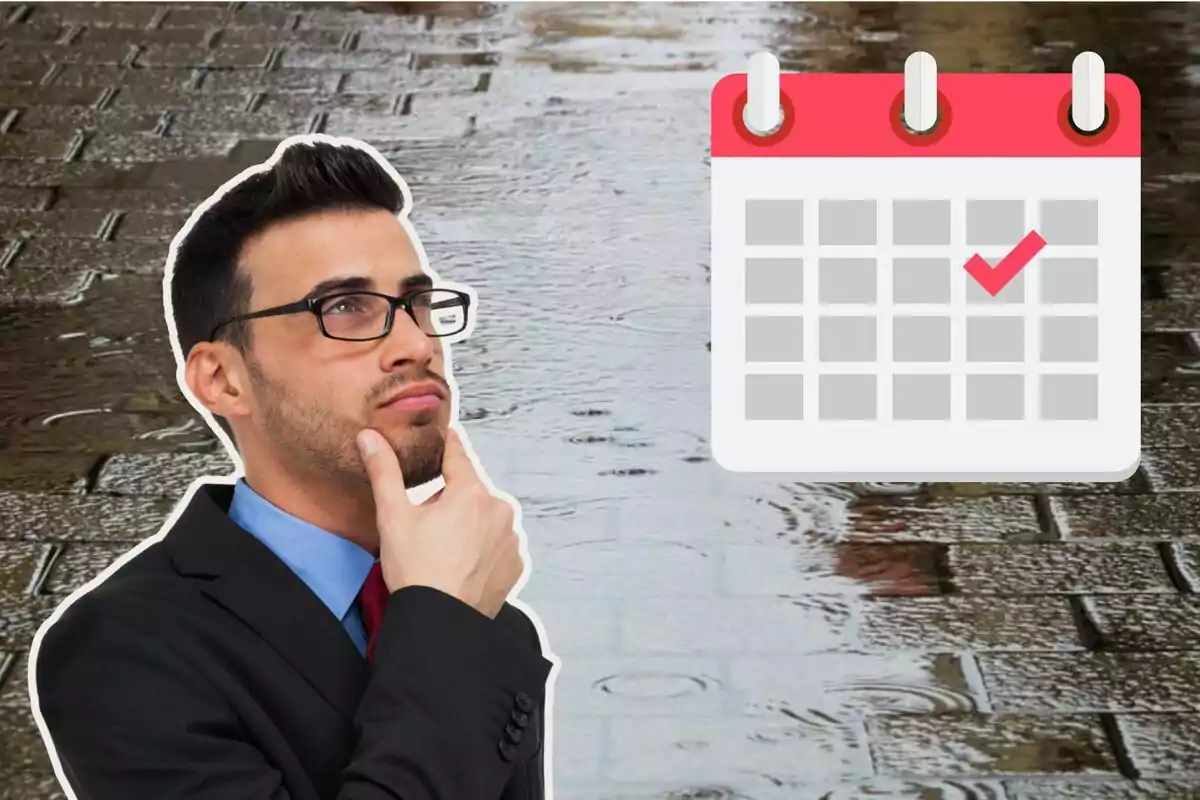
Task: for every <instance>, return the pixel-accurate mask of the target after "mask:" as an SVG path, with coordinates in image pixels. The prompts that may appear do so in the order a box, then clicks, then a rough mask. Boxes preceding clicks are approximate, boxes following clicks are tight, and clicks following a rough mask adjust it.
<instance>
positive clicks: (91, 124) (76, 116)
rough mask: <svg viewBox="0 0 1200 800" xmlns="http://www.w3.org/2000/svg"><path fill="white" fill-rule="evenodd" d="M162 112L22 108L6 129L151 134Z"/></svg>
mask: <svg viewBox="0 0 1200 800" xmlns="http://www.w3.org/2000/svg"><path fill="white" fill-rule="evenodd" d="M160 117H161V112H159V111H157V110H151V111H145V110H139V111H135V112H129V111H126V110H124V109H116V110H111V109H110V110H105V111H96V110H94V109H91V108H79V107H77V106H35V107H33V108H28V109H25V110H24V111H22V112H21V116H19V117H18V118H17V123H16V125H14V126H13V127H12V128H10V129H9V130H10V131H11V132H13V133H25V134H38V135H43V134H59V133H63V132H66V133H72V132H74V131H76V130H80V129H88V130H96V129H103V130H104V131H105V132H106V133H110V134H112V133H123V134H130V133H150V132H152V131H154V130H155V128H156V126H157V125H158V124H159V118H160Z"/></svg>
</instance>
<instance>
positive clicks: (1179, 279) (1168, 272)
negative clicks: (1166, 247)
mask: <svg viewBox="0 0 1200 800" xmlns="http://www.w3.org/2000/svg"><path fill="white" fill-rule="evenodd" d="M1162 283H1163V288H1164V289H1165V290H1166V293H1167V295H1168V296H1169V297H1173V298H1176V299H1179V300H1184V299H1191V300H1196V299H1200V269H1196V267H1195V266H1194V265H1192V266H1175V267H1168V268H1167V269H1165V270H1163V273H1162Z"/></svg>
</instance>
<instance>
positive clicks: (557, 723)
mask: <svg viewBox="0 0 1200 800" xmlns="http://www.w3.org/2000/svg"><path fill="white" fill-rule="evenodd" d="M555 652H556V653H557V652H558V651H557V650H556V651H555ZM554 716H555V718H554V720H553V726H554V730H553V731H552V733H551V740H552V741H553V742H554V756H553V774H554V782H553V783H554V796H555V797H556V798H557V797H558V787H559V784H560V779H559V776H563V775H565V776H568V779H574V780H591V779H595V778H598V777H599V776H600V774H601V763H602V759H603V757H604V753H605V751H606V749H607V747H608V742H609V740H610V738H611V736H612V733H611V722H612V720H611V718H608V717H583V716H559V715H558V714H555V715H554Z"/></svg>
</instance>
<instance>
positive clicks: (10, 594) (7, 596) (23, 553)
mask: <svg viewBox="0 0 1200 800" xmlns="http://www.w3.org/2000/svg"><path fill="white" fill-rule="evenodd" d="M46 552H47V551H46V547H45V546H44V545H40V544H36V543H34V542H7V541H0V564H3V565H4V569H3V570H0V601H3V603H4V604H5V606H7V605H9V604H11V603H15V602H20V600H21V599H22V597H23V596H24V595H26V594H27V593H28V591H29V588H30V586H31V581H32V580H33V578H34V576H35V575H36V574H37V571H38V569H39V565H40V564H41V561H42V559H43V558H44V557H45V555H46Z"/></svg>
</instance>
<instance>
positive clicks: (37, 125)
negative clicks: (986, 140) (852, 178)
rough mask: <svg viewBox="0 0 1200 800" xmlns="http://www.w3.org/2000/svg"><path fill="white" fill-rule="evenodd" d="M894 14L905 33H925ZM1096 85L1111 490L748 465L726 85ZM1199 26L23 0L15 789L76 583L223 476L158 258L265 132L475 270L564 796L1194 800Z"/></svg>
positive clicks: (2, 636)
mask: <svg viewBox="0 0 1200 800" xmlns="http://www.w3.org/2000/svg"><path fill="white" fill-rule="evenodd" d="M898 32H899V33H898ZM761 46H768V47H771V48H772V49H773V50H774V51H775V52H776V53H777V54H779V56H780V58H781V61H782V62H783V67H784V68H785V69H805V70H878V69H885V70H899V69H901V68H902V64H903V59H904V57H905V56H906V55H907V54H908V53H909V52H911V51H912V50H913V49H918V48H919V49H926V50H930V51H931V52H933V53H934V54H935V55H936V56H937V58H938V62H939V68H940V69H942V70H944V71H961V70H1029V69H1049V70H1066V69H1069V66H1070V61H1071V58H1072V57H1073V56H1074V54H1075V53H1076V52H1078V51H1079V50H1082V49H1095V50H1097V51H1098V52H1100V53H1101V54H1102V55H1103V56H1104V58H1105V59H1106V62H1107V65H1108V67H1109V69H1111V70H1113V71H1123V72H1127V73H1128V74H1131V75H1133V76H1134V77H1135V78H1136V79H1137V80H1138V81H1139V83H1140V85H1141V88H1142V93H1143V97H1144V115H1145V123H1144V126H1145V129H1146V136H1145V143H1146V148H1147V154H1146V158H1145V169H1144V176H1145V193H1144V198H1145V214H1144V233H1145V247H1144V259H1143V261H1144V264H1145V268H1144V270H1143V275H1144V281H1143V286H1144V290H1143V291H1144V303H1143V308H1144V322H1145V324H1144V329H1145V333H1144V336H1143V368H1144V383H1143V396H1144V402H1145V412H1144V419H1145V424H1144V431H1145V454H1144V459H1143V465H1142V468H1141V469H1140V470H1139V472H1138V473H1137V474H1136V475H1135V476H1134V477H1133V478H1132V479H1130V480H1129V481H1127V482H1126V483H1123V484H1118V485H1074V484H1066V485H1057V486H1023V485H1019V484H1017V485H1013V484H1007V485H999V484H995V485H992V484H983V485H980V484H973V485H930V486H899V487H862V486H858V487H854V486H832V485H804V484H796V483H794V482H791V481H788V480H785V479H782V478H778V477H772V476H766V477H764V476H756V477H746V476H733V475H729V474H726V473H723V472H722V471H721V470H720V469H719V468H717V467H716V466H715V465H714V464H712V463H711V462H710V461H709V459H708V455H707V449H706V446H705V432H706V430H707V428H708V419H707V398H708V388H707V387H708V357H707V352H706V348H705V340H706V338H707V331H708V285H707V268H708V258H707V256H708V254H707V247H708V238H707V225H708V185H707V181H708V167H707V162H706V153H707V142H706V136H707V130H708V128H707V116H706V115H707V108H708V89H709V87H710V86H711V85H712V82H713V81H714V80H715V79H716V78H717V77H718V76H719V75H721V74H723V73H724V72H726V71H735V70H740V69H743V68H744V67H743V65H744V59H745V57H746V56H747V55H748V54H749V53H750V52H751V51H752V50H754V49H756V48H758V47H761ZM1198 48H1200V7H1197V6H1196V5H1192V4H1172V5H1170V6H1162V7H1157V6H1154V5H1152V4H1145V3H1143V4H1135V5H1134V6H1114V5H1111V4H1105V5H1104V6H1103V7H1102V8H1097V7H1090V6H1086V5H1077V4H1029V5H1025V6H1015V5H1000V4H979V5H976V4H971V5H970V6H960V5H948V4H904V5H892V6H884V5H880V4H859V5H856V6H853V7H850V6H848V5H844V4H831V5H821V6H811V7H802V6H795V7H793V6H785V5H781V4H747V5H740V6H721V5H708V4H705V5H700V6H666V5H661V6H653V7H649V6H647V7H641V6H630V5H624V4H619V5H614V6H602V7H598V6H571V7H563V6H556V5H536V6H490V5H482V4H467V5H458V6H448V7H439V6H438V5H430V4H424V5H418V4H407V3H391V4H383V5H381V6H374V7H372V8H371V9H370V10H355V9H353V8H350V7H346V6H343V7H330V6H326V5H313V4H306V5H295V6H292V5H269V6H268V5H254V4H244V5H243V4H237V5H234V6H225V5H191V4H173V5H170V6H168V5H155V4H139V5H136V6H133V5H120V6H117V5H111V4H105V5H76V4H46V5H41V4H11V3H9V4H0V422H2V425H0V796H2V797H5V798H20V799H21V800H25V799H26V798H28V799H29V800H42V799H43V798H52V797H60V796H61V794H60V793H59V790H58V789H57V786H56V784H55V782H54V780H53V777H52V774H51V771H50V768H49V764H48V761H47V759H46V756H45V752H44V749H43V746H42V743H41V741H40V739H39V738H38V737H37V735H36V730H35V727H34V725H33V723H32V719H31V714H30V712H29V710H28V700H27V695H26V687H27V684H26V665H25V655H24V654H25V651H26V650H27V648H28V646H29V643H30V641H31V637H32V635H33V632H34V631H35V630H36V627H37V625H38V624H39V623H40V622H41V621H42V620H43V619H44V618H45V617H46V615H47V614H48V613H49V612H50V610H51V609H52V608H53V607H54V605H55V604H56V602H58V601H59V600H61V599H62V598H63V597H64V596H65V594H66V593H68V592H70V591H71V590H72V589H74V588H75V587H77V586H79V585H81V584H82V583H83V582H85V581H86V580H88V579H89V578H90V577H92V576H93V575H95V574H96V573H97V572H99V570H101V569H102V568H103V567H104V566H106V565H107V564H108V563H109V562H110V561H111V559H112V558H113V557H114V556H116V555H118V554H120V553H121V552H123V551H125V550H126V549H128V548H129V547H130V546H132V545H133V544H134V543H136V542H137V541H138V540H140V539H141V538H142V537H145V536H147V535H149V534H152V533H154V532H155V531H156V530H157V529H158V526H159V524H160V522H161V521H162V519H163V517H164V516H165V514H166V513H167V512H168V511H169V509H170V507H171V505H172V504H173V503H174V502H175V501H176V500H177V499H178V497H179V495H180V493H181V492H182V491H183V489H184V488H185V486H186V485H187V484H188V482H189V481H190V480H191V479H192V478H193V477H195V476H196V475H197V474H201V473H222V472H224V471H225V469H226V467H227V466H228V465H227V463H226V461H225V458H224V456H223V455H221V454H220V453H219V452H218V448H217V445H216V441H215V439H214V438H213V437H212V436H211V434H209V432H208V431H207V430H206V429H204V427H203V425H202V424H201V422H200V420H199V418H198V417H197V416H196V415H195V414H194V413H192V411H191V409H190V408H189V407H188V406H187V405H186V403H185V402H184V401H183V400H182V397H181V396H180V394H179V392H178V390H177V388H176V386H175V382H174V366H173V362H172V359H171V354H170V350H169V347H168V343H167V340H166V335H165V327H164V325H163V322H162V320H161V305H160V304H161V268H162V264H163V260H164V258H165V255H166V248H167V242H168V240H169V238H170V237H171V236H172V235H173V234H174V232H175V231H176V230H177V228H178V226H179V225H180V224H181V223H182V222H183V220H184V218H185V216H186V214H187V212H188V211H189V210H190V208H191V207H192V206H193V205H194V204H195V203H196V202H197V201H199V200H201V199H202V198H204V197H205V196H207V194H208V193H209V192H211V191H212V190H213V189H215V188H216V187H217V186H218V185H219V184H220V183H221V182H222V181H224V180H225V179H227V178H229V177H231V176H232V175H233V174H235V173H236V172H237V171H238V170H240V169H241V168H243V167H245V166H247V165H250V164H253V163H257V162H258V161H260V160H262V159H263V158H264V157H266V156H267V155H269V154H270V152H271V151H272V150H273V148H274V144H275V142H276V141H278V140H279V139H280V138H282V137H284V136H286V135H288V134H293V133H301V132H306V131H324V132H328V133H338V134H348V135H354V136H359V137H361V138H364V139H367V140H369V141H371V142H372V143H373V144H375V145H376V146H378V147H380V148H381V149H382V150H384V151H385V152H386V153H388V155H389V157H390V158H391V159H392V160H393V161H394V163H395V164H396V165H397V167H398V168H399V169H400V170H401V172H402V173H403V174H404V175H405V176H406V177H408V178H409V179H410V180H411V184H412V187H413V191H414V194H415V196H416V200H417V208H416V212H415V214H414V221H415V222H416V224H417V225H418V227H419V228H420V229H421V231H422V233H423V236H424V238H425V242H426V246H427V248H428V250H429V254H430V257H431V260H432V261H433V263H434V264H435V266H436V268H437V269H438V270H439V271H440V272H442V273H443V274H445V275H447V276H448V277H452V278H454V279H456V280H463V281H468V282H471V283H473V284H474V285H476V286H477V287H478V288H479V291H480V294H481V297H482V298H483V300H484V304H485V306H486V309H485V315H484V318H483V319H481V322H480V325H479V328H478V331H479V335H478V336H477V337H476V338H475V339H474V340H473V341H472V342H470V343H469V344H466V345H464V346H462V347H461V348H460V349H459V350H457V351H456V354H455V355H456V359H455V361H456V365H457V366H456V373H457V374H458V375H459V377H460V382H461V385H462V387H463V391H464V400H463V409H464V413H465V415H466V416H468V417H469V418H470V420H471V422H470V423H469V425H470V428H469V429H470V431H471V433H472V440H473V441H474V442H475V444H476V447H477V450H478V451H479V453H480V456H481V458H482V459H483V460H484V463H485V464H487V465H488V469H489V472H490V474H491V475H492V477H493V478H494V479H495V480H496V482H497V483H498V484H499V485H501V486H503V487H504V488H506V489H508V490H509V491H512V492H513V493H514V494H516V495H517V496H518V497H519V498H520V499H521V500H522V503H523V506H524V509H525V525H526V529H527V531H528V533H529V537H530V552H531V557H532V561H533V565H534V573H533V577H532V578H531V580H530V583H529V585H528V587H527V589H526V591H525V592H524V594H523V598H524V599H527V600H529V601H530V602H531V603H532V604H533V605H534V606H535V608H536V609H537V610H538V611H539V613H540V615H541V617H542V619H543V621H544V622H545V624H546V626H547V629H548V632H549V636H550V643H551V645H552V647H553V649H554V650H555V652H556V653H557V654H558V655H559V656H560V657H562V659H563V661H564V668H563V671H562V673H561V674H560V676H559V678H558V681H557V685H556V687H555V701H554V717H555V719H554V728H555V731H554V733H555V737H554V740H553V745H552V752H551V756H552V758H553V764H554V775H555V786H556V792H555V796H556V798H559V800H563V799H564V798H566V799H567V800H601V799H604V800H617V798H623V799H625V800H643V799H644V800H650V799H651V798H655V799H658V798H664V799H665V798H673V799H674V800H683V798H693V799H694V800H698V799H699V798H742V800H747V799H748V798H749V799H752V800H779V799H782V798H788V799H789V800H790V799H791V798H817V797H827V798H835V797H836V798H843V797H845V798H850V797H884V796H887V797H909V798H917V797H920V798H1005V799H1007V800H1018V799H1020V800H1026V799H1027V798H1038V799H1039V800H1054V799H1055V798H1089V800H1092V799H1095V798H1134V797H1155V798H1158V797H1189V796H1197V794H1198V793H1200V710H1198V704H1200V701H1198V700H1197V698H1198V697H1200V604H1198V602H1197V595H1196V591H1197V588H1198V587H1200V426H1198V425H1197V422H1198V421H1200V346H1198V345H1200V339H1198V338H1197V334H1198V331H1200V324H1198V323H1197V313H1196V312H1197V309H1198V308H1200V239H1198V238H1197V230H1198V227H1197V224H1196V223H1197V214H1196V207H1197V200H1198V199H1200V195H1198V194H1197V184H1198V182H1200V103H1198V102H1197V100H1196V94H1197V91H1200V71H1198V70H1197V67H1196V66H1195V62H1196V54H1197V52H1198Z"/></svg>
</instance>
